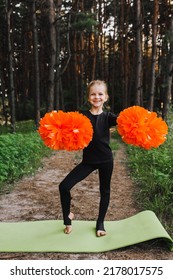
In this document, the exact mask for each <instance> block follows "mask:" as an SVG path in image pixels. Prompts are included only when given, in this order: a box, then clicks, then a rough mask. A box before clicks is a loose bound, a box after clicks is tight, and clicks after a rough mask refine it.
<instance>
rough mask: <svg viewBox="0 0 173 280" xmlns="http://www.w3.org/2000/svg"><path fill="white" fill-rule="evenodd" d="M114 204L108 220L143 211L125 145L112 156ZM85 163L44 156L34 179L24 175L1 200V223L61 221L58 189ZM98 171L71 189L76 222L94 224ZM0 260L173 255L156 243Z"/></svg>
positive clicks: (67, 156)
mask: <svg viewBox="0 0 173 280" xmlns="http://www.w3.org/2000/svg"><path fill="white" fill-rule="evenodd" d="M114 153H115V155H114V161H115V163H114V171H113V176H112V184H111V188H112V191H111V201H110V207H109V209H108V212H107V215H106V220H121V219H124V218H127V217H129V216H132V215H134V214H136V213H138V212H140V209H138V207H137V206H136V203H135V196H134V193H135V191H136V188H137V187H135V186H134V183H133V182H132V180H131V178H130V174H129V172H130V171H129V170H128V168H127V160H126V153H125V146H124V145H123V144H120V147H119V149H118V150H117V151H115V152H114ZM80 160H81V153H80V152H70V153H69V152H65V151H58V152H54V153H53V155H51V156H50V157H48V158H44V161H43V166H42V168H40V169H39V170H38V171H37V172H36V174H35V175H34V176H29V177H24V178H23V179H21V180H20V181H19V182H17V183H16V184H15V187H14V189H13V191H12V192H10V193H7V194H4V195H1V196H0V221H4V222H5V221H6V222H11V221H13V222H14V221H15V222H18V221H34V220H49V219H50V220H54V219H62V212H61V207H60V198H59V191H58V185H59V183H60V182H61V181H62V179H63V178H64V176H65V175H66V174H67V173H68V172H69V171H70V170H71V169H72V167H74V166H75V165H76V164H78V163H79V162H80ZM96 173H97V172H94V173H92V174H91V175H89V176H88V177H87V178H86V179H85V180H83V181H82V182H81V183H79V184H77V185H76V186H75V187H74V188H73V190H72V212H74V213H75V218H76V219H77V220H96V218H97V213H98V203H99V185H98V176H97V175H98V174H96ZM0 259H4V260H5V259H14V260H70V259H71V260H84V259H85V260H98V259H102V260H115V259H117V260H118V259H119V260H172V259H173V253H171V252H170V251H169V249H168V248H167V246H166V244H165V243H164V242H161V241H158V240H153V241H150V242H144V243H141V244H138V245H134V246H129V247H126V248H122V249H118V250H113V251H108V252H103V253H90V254H88V253H87V254H86V253H74V254H73V253H0Z"/></svg>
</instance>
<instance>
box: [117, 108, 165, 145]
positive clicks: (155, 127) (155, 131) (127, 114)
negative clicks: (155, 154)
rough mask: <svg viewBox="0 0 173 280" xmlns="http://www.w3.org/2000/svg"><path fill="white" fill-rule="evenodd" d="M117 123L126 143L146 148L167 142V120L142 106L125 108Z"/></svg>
mask: <svg viewBox="0 0 173 280" xmlns="http://www.w3.org/2000/svg"><path fill="white" fill-rule="evenodd" d="M117 123H118V127H117V129H118V132H119V134H120V135H121V136H122V139H123V141H124V142H125V143H127V144H132V145H135V146H139V147H142V148H144V149H151V148H157V147H158V146H160V145H161V144H163V143H164V142H165V140H166V134H167V133H168V126H167V124H166V123H165V121H163V120H162V119H161V118H160V117H157V114H156V113H154V112H150V111H148V110H146V109H144V108H142V107H140V106H132V107H129V108H127V109H125V110H123V111H122V112H121V113H120V114H119V116H118V118H117Z"/></svg>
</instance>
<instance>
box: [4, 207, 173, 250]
mask: <svg viewBox="0 0 173 280" xmlns="http://www.w3.org/2000/svg"><path fill="white" fill-rule="evenodd" d="M105 227H106V230H107V235H106V236H104V237H100V238H99V237H96V234H95V221H75V220H74V221H73V231H72V233H71V234H69V235H68V234H64V233H63V229H64V226H63V222H62V221H55V220H48V221H30V222H13V223H6V222H1V223H0V252H68V253H69V252H71V253H77V252H78V253H79V252H83V253H84V252H85V253H86V252H87V253H89V252H90V253H92V252H104V251H109V250H115V249H118V248H122V247H126V246H130V245H133V244H137V243H141V242H144V241H147V240H151V239H156V238H163V239H164V240H165V241H166V243H165V244H167V245H168V246H169V248H170V250H173V240H172V239H171V237H170V236H169V234H168V233H167V232H166V230H165V229H164V228H163V226H162V225H161V223H160V222H159V220H158V218H157V217H156V215H155V214H154V213H153V212H152V211H143V212H140V213H138V214H137V215H135V216H132V217H130V218H127V219H124V220H120V221H105Z"/></svg>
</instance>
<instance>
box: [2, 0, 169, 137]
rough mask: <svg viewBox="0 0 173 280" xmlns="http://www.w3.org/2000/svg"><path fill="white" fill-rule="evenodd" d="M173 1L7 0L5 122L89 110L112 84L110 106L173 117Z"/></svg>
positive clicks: (4, 18) (4, 16)
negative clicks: (93, 96)
mask: <svg viewBox="0 0 173 280" xmlns="http://www.w3.org/2000/svg"><path fill="white" fill-rule="evenodd" d="M172 75H173V1H172V0H162V1H159V0H88V1H84V0H68V1H63V0H25V1H18V0H13V1H10V0H1V1H0V106H1V108H2V110H1V123H7V122H8V121H10V122H11V128H12V131H13V132H14V131H15V122H16V120H17V121H18V120H27V119H34V120H35V123H36V126H37V127H38V125H39V120H40V117H41V116H43V115H44V114H45V112H47V111H51V110H58V109H62V110H64V111H69V110H79V109H81V108H83V107H86V106H87V100H86V95H85V93H86V86H87V84H88V83H89V81H91V80H93V79H103V80H105V81H106V82H107V83H108V87H109V95H110V102H109V106H108V109H110V110H111V111H113V112H117V113H118V112H120V111H121V110H122V109H123V108H126V107H128V106H131V105H140V106H144V107H146V108H148V109H149V110H151V111H153V110H154V111H158V112H159V113H160V114H161V115H162V117H163V118H164V119H166V116H167V113H168V110H169V108H170V105H171V104H172V91H171V89H172Z"/></svg>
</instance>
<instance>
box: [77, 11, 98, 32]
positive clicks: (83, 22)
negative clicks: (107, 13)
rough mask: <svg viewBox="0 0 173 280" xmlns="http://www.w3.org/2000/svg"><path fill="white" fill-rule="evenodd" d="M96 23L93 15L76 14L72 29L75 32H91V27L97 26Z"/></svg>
mask: <svg viewBox="0 0 173 280" xmlns="http://www.w3.org/2000/svg"><path fill="white" fill-rule="evenodd" d="M97 25H98V23H97V21H96V20H95V19H94V17H93V14H89V13H88V14H86V13H81V12H80V13H78V14H77V15H76V20H75V22H74V23H73V24H72V29H73V30H76V31H80V32H81V31H89V32H91V31H93V27H95V26H97Z"/></svg>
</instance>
